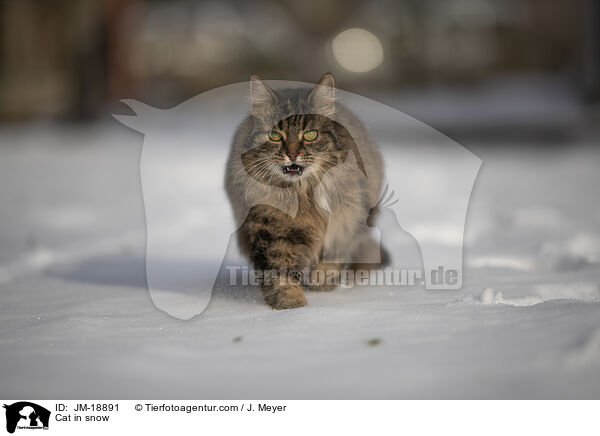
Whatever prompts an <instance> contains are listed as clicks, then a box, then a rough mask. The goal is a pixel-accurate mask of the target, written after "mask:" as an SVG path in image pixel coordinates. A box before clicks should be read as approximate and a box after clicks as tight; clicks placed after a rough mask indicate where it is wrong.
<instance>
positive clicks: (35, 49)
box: [0, 0, 600, 141]
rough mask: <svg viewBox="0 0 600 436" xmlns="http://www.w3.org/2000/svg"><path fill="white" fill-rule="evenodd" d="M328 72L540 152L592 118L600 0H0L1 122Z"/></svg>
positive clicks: (457, 130)
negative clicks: (538, 145)
mask: <svg viewBox="0 0 600 436" xmlns="http://www.w3.org/2000/svg"><path fill="white" fill-rule="evenodd" d="M327 71H330V72H332V73H333V74H334V76H335V77H336V79H337V85H338V86H339V87H341V88H343V89H346V90H350V91H353V92H357V93H360V94H363V95H366V96H368V97H371V98H375V99H377V100H379V101H382V102H384V103H386V104H389V105H391V106H393V107H396V108H398V109H401V110H404V111H406V112H408V113H409V114H412V115H414V116H415V117H417V118H419V119H420V120H421V121H424V122H426V123H428V124H430V125H432V126H433V127H435V128H438V129H441V130H443V131H444V132H445V133H448V134H451V135H452V134H454V135H456V136H457V137H456V138H455V139H458V140H459V141H460V140H468V139H469V138H470V137H471V136H472V135H477V136H478V137H481V138H480V139H486V138H487V139H491V140H494V139H498V138H499V135H500V136H505V135H507V134H510V135H521V134H527V135H530V134H532V135H533V136H534V137H535V138H538V137H539V136H541V138H542V140H543V141H552V139H553V136H554V135H557V134H558V135H563V134H565V133H568V132H569V129H573V128H577V129H579V128H581V124H582V123H583V124H588V123H590V122H591V123H593V122H594V121H597V119H598V115H597V113H598V111H597V110H596V109H595V106H594V104H595V103H597V102H598V99H599V98H600V1H598V0H577V1H573V2H565V1H561V0H447V1H437V0H425V1H424V0H405V1H392V0H350V1H342V0H329V1H321V0H306V1H303V2H297V1H292V0H283V1H277V2H275V1H268V0H254V1H250V2H246V1H241V0H233V1H232V0H229V1H165V0H104V1H100V0H96V1H92V0H85V1H80V2H71V1H67V0H51V1H37V0H4V1H2V2H1V3H0V96H1V98H0V102H1V103H0V120H1V121H2V123H5V124H6V123H13V122H21V123H22V122H27V121H31V120H36V119H50V120H53V121H54V120H56V121H65V120H70V121H72V120H76V121H84V120H85V121H93V120H97V119H99V118H103V117H105V116H106V115H107V114H108V113H109V112H110V111H111V110H114V109H115V107H118V106H117V105H118V103H117V102H118V100H119V99H121V98H136V99H140V100H142V101H144V102H146V103H148V104H150V105H152V106H156V107H161V108H168V107H172V106H174V105H176V104H178V103H180V102H182V101H183V100H186V99H188V98H190V97H192V96H194V95H196V94H198V93H200V92H202V91H206V90H208V89H212V88H215V87H218V86H222V85H226V84H230V83H234V82H240V81H246V80H248V78H249V77H250V75H251V74H259V75H261V76H262V77H263V78H266V79H283V80H298V81H307V82H315V81H317V80H318V78H319V77H320V76H321V75H322V74H323V73H324V72H327ZM465 124H468V127H467V126H466V125H465ZM506 127H511V129H508V130H507V129H506ZM532 130H533V132H532ZM535 132H537V133H535ZM571 133H572V132H571Z"/></svg>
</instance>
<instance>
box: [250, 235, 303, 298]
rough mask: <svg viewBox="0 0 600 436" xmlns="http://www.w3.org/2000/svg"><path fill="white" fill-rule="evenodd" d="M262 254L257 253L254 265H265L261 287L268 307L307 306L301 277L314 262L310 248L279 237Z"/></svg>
mask: <svg viewBox="0 0 600 436" xmlns="http://www.w3.org/2000/svg"><path fill="white" fill-rule="evenodd" d="M263 253H264V254H263ZM263 253H257V254H258V257H259V259H256V260H255V264H257V263H258V264H261V263H263V262H264V264H265V265H266V266H267V270H265V271H264V276H263V282H262V284H261V288H262V292H263V295H264V297H265V301H266V302H267V304H268V305H269V306H271V307H272V308H273V309H293V308H297V307H302V306H306V296H305V295H304V288H303V286H302V281H303V276H302V274H303V271H307V270H308V269H309V268H310V266H311V265H314V263H315V256H314V254H313V253H312V252H311V250H310V248H309V247H308V246H307V245H302V244H294V243H293V242H291V241H290V240H289V239H287V238H281V239H276V240H273V241H271V243H270V244H268V246H267V247H266V249H265V250H264V251H263ZM263 255H264V258H263ZM257 261H258V262H257Z"/></svg>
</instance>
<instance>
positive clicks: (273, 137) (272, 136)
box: [269, 130, 283, 142]
mask: <svg viewBox="0 0 600 436" xmlns="http://www.w3.org/2000/svg"><path fill="white" fill-rule="evenodd" d="M282 138H283V136H281V133H279V132H276V131H275V130H271V132H269V139H270V140H271V141H273V142H279V141H281V139H282Z"/></svg>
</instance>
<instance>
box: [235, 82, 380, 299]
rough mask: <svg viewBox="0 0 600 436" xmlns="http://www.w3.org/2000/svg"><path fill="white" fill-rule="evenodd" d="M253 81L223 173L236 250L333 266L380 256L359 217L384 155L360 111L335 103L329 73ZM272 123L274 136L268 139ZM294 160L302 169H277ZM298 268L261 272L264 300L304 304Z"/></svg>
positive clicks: (372, 198) (258, 260) (272, 265)
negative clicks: (284, 274)
mask: <svg viewBox="0 0 600 436" xmlns="http://www.w3.org/2000/svg"><path fill="white" fill-rule="evenodd" d="M250 83H251V92H250V94H251V100H252V110H251V113H250V115H249V116H248V117H247V118H246V119H245V120H244V121H243V122H242V123H241V125H240V126H239V127H238V129H237V131H236V133H235V136H234V139H233V143H232V148H231V152H230V156H229V160H228V164H227V174H226V189H227V193H228V196H229V199H230V201H231V204H232V207H233V210H234V214H235V217H236V220H237V222H238V225H239V226H240V229H239V231H238V242H239V246H240V249H241V250H242V252H243V253H244V254H245V255H247V256H248V257H249V258H250V260H251V261H252V262H253V264H254V267H255V268H256V269H259V270H279V269H284V270H285V269H287V270H293V271H302V270H305V269H306V268H310V269H315V268H318V269H324V270H331V269H337V268H340V266H341V265H342V264H347V263H352V262H356V261H357V258H358V257H364V255H365V253H369V252H375V251H377V253H376V256H377V257H378V256H379V244H378V243H376V242H375V241H374V240H373V239H372V237H371V236H370V232H369V228H368V227H366V222H367V218H368V217H369V213H370V211H371V208H372V207H373V206H374V205H375V204H376V203H377V199H378V195H379V193H380V192H381V184H382V179H383V169H382V168H383V165H382V159H381V156H380V154H379V151H378V150H377V147H376V145H375V144H374V143H373V141H372V140H371V139H370V138H369V136H368V134H367V132H366V130H365V128H364V127H363V125H362V124H361V122H360V121H359V120H358V118H357V117H356V116H355V115H354V114H352V113H351V112H350V111H349V110H348V109H346V108H345V107H343V106H342V105H341V104H339V103H336V102H335V91H334V82H333V77H332V76H331V75H330V74H326V75H325V76H323V78H322V79H321V80H320V82H319V84H318V85H317V86H315V87H314V88H312V89H311V88H298V89H282V90H271V89H270V88H269V87H268V86H267V85H266V84H265V83H264V82H262V81H261V80H260V79H259V78H258V77H256V76H254V77H252V79H251V82H250ZM334 119H335V120H336V121H334ZM344 126H352V128H351V129H347V128H346V127H344ZM273 129H275V130H276V131H278V132H281V134H282V136H283V137H284V138H283V139H282V140H281V141H279V142H277V141H272V140H270V138H269V132H271V131H272V130H273ZM308 130H317V132H318V137H317V139H316V140H314V141H312V142H308V141H305V140H304V138H303V136H302V132H303V131H308ZM349 130H351V131H352V132H353V133H352V135H350V133H349ZM295 155H297V157H296V160H295V161H292V159H291V158H294V157H295ZM290 156H291V158H290ZM293 163H296V164H297V165H300V166H302V171H301V172H300V175H298V174H296V171H294V173H293V174H289V173H287V174H286V173H285V172H284V167H285V168H286V170H288V169H290V168H296V167H295V166H294V165H293ZM290 165H291V166H290ZM367 175H368V177H367ZM248 210H249V212H248V213H247V215H246V212H247V211H248ZM294 212H295V216H294ZM325 252H326V253H327V260H329V261H331V262H330V263H328V264H324V263H323V256H324V253H325ZM359 254H360V255H361V256H358V255H359ZM299 274H300V273H299ZM297 277H298V280H292V281H289V280H288V281H286V282H281V281H278V280H274V281H270V282H266V281H265V282H264V283H263V284H262V285H261V287H262V291H263V295H264V297H265V300H266V302H267V303H268V304H269V305H270V306H271V307H273V308H275V309H288V308H294V307H300V306H304V305H306V298H305V296H304V289H303V287H302V285H303V283H301V281H300V280H299V279H300V277H299V276H297ZM311 288H313V289H328V287H327V286H326V285H325V286H312V287H311ZM329 288H331V287H329Z"/></svg>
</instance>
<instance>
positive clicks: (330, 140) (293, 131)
mask: <svg viewBox="0 0 600 436" xmlns="http://www.w3.org/2000/svg"><path fill="white" fill-rule="evenodd" d="M334 89H335V88H334V81H333V76H332V75H331V74H325V75H324V76H323V77H322V78H321V80H320V81H319V83H318V84H317V85H316V86H315V87H314V88H312V89H311V88H299V89H281V90H273V89H271V88H269V87H268V86H267V85H266V84H265V83H264V82H263V81H262V80H261V79H260V78H259V77H257V76H253V77H252V79H251V81H250V96H251V102H252V110H251V116H252V118H253V129H252V133H251V134H250V138H249V140H248V143H247V151H245V152H244V153H243V155H242V161H243V164H244V167H245V169H246V171H247V172H248V173H249V174H250V176H251V177H253V178H254V179H255V180H258V181H260V182H262V183H265V184H271V185H279V186H281V185H290V184H295V183H299V182H301V181H303V180H314V181H317V182H318V181H319V180H321V179H322V178H323V177H326V175H325V173H326V172H327V171H328V170H329V169H331V168H332V167H334V166H337V165H339V164H340V163H342V162H344V161H345V160H346V157H347V155H348V152H349V151H351V149H352V148H353V147H355V145H354V141H353V140H352V138H351V136H350V134H349V133H348V131H347V130H346V129H345V128H343V126H341V125H340V124H339V123H337V122H336V121H334V120H333V117H334V116H335V112H336V105H335V90H334Z"/></svg>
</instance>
